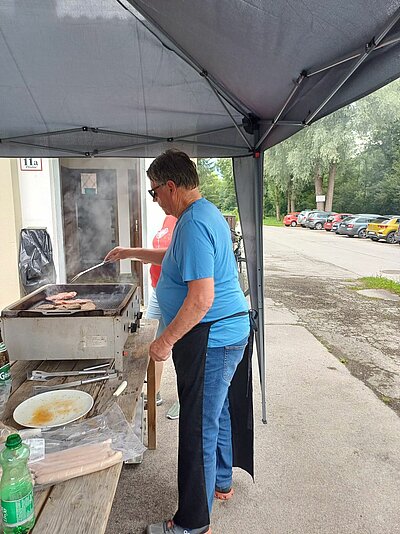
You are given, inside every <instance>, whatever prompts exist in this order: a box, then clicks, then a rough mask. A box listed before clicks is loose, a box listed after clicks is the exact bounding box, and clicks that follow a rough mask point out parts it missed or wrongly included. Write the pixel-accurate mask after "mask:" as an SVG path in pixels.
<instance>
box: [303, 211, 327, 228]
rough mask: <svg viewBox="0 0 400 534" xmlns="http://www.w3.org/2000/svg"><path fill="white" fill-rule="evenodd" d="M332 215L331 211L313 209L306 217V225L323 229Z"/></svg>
mask: <svg viewBox="0 0 400 534" xmlns="http://www.w3.org/2000/svg"><path fill="white" fill-rule="evenodd" d="M330 215H332V212H331V211H312V212H311V213H309V214H308V217H307V219H306V223H305V224H306V227H307V228H310V230H314V229H315V230H322V228H323V227H324V224H325V223H326V220H327V219H328V217H329V216H330Z"/></svg>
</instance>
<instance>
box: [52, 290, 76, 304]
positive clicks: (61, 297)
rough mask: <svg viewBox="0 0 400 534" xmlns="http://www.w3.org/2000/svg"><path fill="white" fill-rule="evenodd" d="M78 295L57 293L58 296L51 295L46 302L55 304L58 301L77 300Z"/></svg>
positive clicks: (69, 292) (73, 292) (66, 292)
mask: <svg viewBox="0 0 400 534" xmlns="http://www.w3.org/2000/svg"><path fill="white" fill-rule="evenodd" d="M76 295H77V292H76V291H64V293H57V294H56V295H49V296H48V297H46V300H50V301H51V302H54V301H56V300H69V299H73V298H75V297H76Z"/></svg>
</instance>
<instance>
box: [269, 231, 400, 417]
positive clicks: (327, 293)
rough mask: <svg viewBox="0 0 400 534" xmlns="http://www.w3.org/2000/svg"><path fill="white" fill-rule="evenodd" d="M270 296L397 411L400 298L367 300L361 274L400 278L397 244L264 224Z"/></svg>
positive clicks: (399, 395) (399, 399)
mask: <svg viewBox="0 0 400 534" xmlns="http://www.w3.org/2000/svg"><path fill="white" fill-rule="evenodd" d="M264 247H265V248H264V258H265V261H264V269H265V284H266V297H267V298H268V297H269V298H271V299H272V300H273V301H274V303H275V304H278V305H282V306H285V307H287V308H288V309H289V310H290V311H291V312H292V313H294V314H295V315H296V316H297V317H298V321H299V323H300V324H302V325H304V326H305V327H306V328H307V329H308V330H309V331H310V332H311V333H312V334H313V335H314V336H315V337H316V338H317V339H318V340H319V341H320V342H321V343H322V344H323V345H325V346H326V347H327V348H328V350H329V351H330V352H331V353H332V354H333V355H335V356H336V357H337V358H338V359H339V360H340V361H341V362H342V363H344V364H345V365H346V366H347V368H348V369H349V370H350V372H351V373H352V374H354V375H355V376H357V377H358V378H359V379H360V380H362V381H363V382H364V383H365V384H366V385H368V386H369V387H370V388H371V389H372V390H373V391H374V392H375V393H376V394H377V395H378V397H379V398H380V399H381V400H382V402H385V403H386V404H387V405H389V406H390V407H392V408H393V409H394V410H395V411H396V412H397V413H398V414H399V415H400V354H399V346H400V328H399V326H398V325H399V316H400V301H398V300H386V299H385V300H381V299H377V298H370V297H366V296H364V295H362V294H360V293H358V292H357V291H356V290H354V287H356V285H357V282H356V280H357V278H359V277H362V276H379V275H381V276H385V277H389V278H392V279H395V280H400V246H399V245H391V244H388V243H385V242H373V241H371V240H369V239H359V238H357V237H356V238H348V237H345V236H338V235H335V234H333V233H332V232H326V231H324V230H322V231H316V230H309V229H308V228H301V227H297V228H291V227H289V228H277V227H265V228H264Z"/></svg>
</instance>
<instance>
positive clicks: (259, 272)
mask: <svg viewBox="0 0 400 534" xmlns="http://www.w3.org/2000/svg"><path fill="white" fill-rule="evenodd" d="M124 1H125V3H123V2H122V1H120V0H117V2H118V3H119V5H120V6H121V7H122V8H123V9H124V10H126V11H127V12H128V13H130V15H131V16H132V17H134V18H135V19H137V20H138V21H139V22H140V23H141V24H143V26H144V27H145V28H146V29H147V30H148V31H149V32H151V34H152V35H153V36H155V37H156V38H157V39H158V40H159V42H160V43H161V44H162V45H163V46H164V47H165V48H167V49H168V50H169V51H171V52H173V53H175V54H176V55H177V56H178V57H179V58H180V59H181V60H182V61H184V62H185V63H186V64H187V65H189V66H190V67H191V68H192V69H194V71H195V72H197V73H198V74H199V76H201V77H203V78H204V79H205V81H206V82H207V83H208V85H209V86H210V88H211V90H212V91H213V93H214V94H215V96H216V98H217V99H218V100H219V102H220V104H221V105H222V107H223V108H224V110H225V112H226V113H227V115H228V116H229V118H230V121H231V122H232V126H228V127H224V128H216V129H210V130H207V131H203V132H195V133H190V134H182V135H179V136H170V137H159V136H151V135H145V134H140V133H133V132H119V131H114V130H105V129H102V128H97V127H95V126H81V127H75V128H71V129H63V130H56V131H51V132H45V133H36V134H26V135H23V136H21V135H19V136H15V137H8V138H4V139H0V143H2V144H7V143H9V144H15V145H22V146H26V147H35V148H40V149H44V150H45V151H48V152H55V153H59V154H61V153H66V154H69V155H72V156H75V157H87V158H90V157H93V158H95V157H104V156H105V155H106V154H110V153H112V154H115V153H116V152H119V153H123V152H128V151H131V150H137V149H140V148H146V147H149V146H151V145H155V144H162V143H167V144H168V143H173V142H176V141H179V143H183V144H186V143H187V144H191V145H198V146H204V147H206V146H207V147H211V148H214V149H217V150H221V153H223V151H227V150H228V151H233V153H234V155H233V156H232V158H233V160H234V161H235V159H238V158H243V157H246V158H248V161H249V162H251V165H249V166H248V169H250V170H251V173H252V177H253V179H254V180H253V181H254V182H255V187H257V189H256V191H257V192H258V197H257V194H256V193H255V191H254V188H253V191H252V194H253V199H252V201H253V206H252V208H253V211H252V213H249V214H247V215H246V214H244V213H241V218H243V219H245V218H246V216H247V218H248V219H251V220H252V223H253V224H254V232H255V235H254V236H250V235H246V231H244V232H243V237H244V243H245V248H246V241H247V240H248V239H250V238H251V237H253V238H254V245H255V251H254V254H255V258H254V260H253V258H250V257H248V258H249V259H248V268H249V265H250V269H249V272H250V270H251V271H252V272H251V273H250V274H251V276H249V283H250V294H251V303H252V306H253V308H255V309H256V310H257V311H258V331H257V334H256V339H257V347H258V357H259V370H260V381H261V390H262V419H263V421H264V422H266V391H265V389H266V384H265V347H264V280H263V236H262V221H263V210H262V198H263V194H262V191H263V157H262V153H260V152H261V150H263V148H264V147H265V146H266V140H267V139H268V138H269V137H270V136H271V132H273V130H274V128H275V127H276V126H287V127H296V128H303V127H307V126H309V125H310V124H312V123H313V122H314V121H315V120H317V118H319V117H321V112H322V111H323V110H325V109H326V107H327V105H328V103H329V102H331V101H332V99H333V98H334V96H335V95H336V94H337V93H338V91H340V89H341V88H342V87H343V86H344V85H345V84H346V83H347V81H348V80H349V79H350V78H351V77H352V75H353V74H354V73H355V72H356V71H357V70H358V69H359V67H360V66H361V65H362V64H363V63H365V61H366V60H367V58H368V57H369V56H370V55H371V54H372V53H373V52H375V51H376V50H380V49H382V48H384V47H388V46H391V45H395V44H397V43H399V42H400V33H396V34H395V35H392V36H391V37H390V38H387V35H388V33H389V32H390V31H391V30H392V29H393V28H394V26H395V25H396V24H397V23H398V22H399V20H400V8H398V9H397V10H396V11H395V13H394V14H393V15H392V17H391V18H390V20H389V21H388V23H387V24H386V25H385V27H384V28H383V30H382V31H381V32H380V33H379V34H378V36H377V37H374V36H372V37H371V39H370V41H369V42H368V43H366V44H365V45H364V46H363V48H362V49H361V48H360V49H358V50H357V51H355V52H352V53H350V54H347V55H346V56H344V57H342V58H338V59H336V60H335V61H334V62H331V63H330V64H328V65H323V66H321V67H317V68H311V69H309V70H307V71H306V70H304V71H302V72H301V73H300V74H299V75H298V76H297V78H296V79H295V81H294V86H293V88H292V89H291V91H290V92H289V95H288V96H287V98H286V100H285V102H284V103H283V105H282V106H281V108H280V110H279V111H278V112H277V114H276V115H275V117H274V118H273V119H269V120H261V119H260V118H259V117H257V116H256V115H255V114H254V113H253V110H251V109H250V108H249V107H248V106H246V105H245V104H244V103H243V102H241V101H240V99H239V98H237V97H236V96H235V95H234V94H232V93H231V92H230V91H229V90H228V89H226V88H225V87H224V86H223V85H222V84H221V83H219V82H218V80H217V79H215V78H214V77H213V76H212V75H211V74H210V73H209V72H208V71H207V70H206V69H205V68H204V67H203V66H202V65H200V64H199V63H198V62H197V61H196V60H195V59H194V58H193V57H191V56H190V54H189V53H188V52H187V51H186V50H185V49H184V48H183V47H182V46H180V45H179V44H178V43H177V42H176V41H175V40H174V39H173V38H172V37H171V36H170V35H169V34H168V33H167V32H166V31H165V30H164V29H163V28H162V27H160V25H159V24H158V23H157V22H156V21H155V20H153V19H152V18H151V17H150V16H149V15H148V14H147V13H146V12H145V11H144V10H143V9H142V8H141V7H140V5H138V2H137V1H136V0H124ZM127 4H129V6H130V7H128V5H127ZM349 61H353V62H354V63H353V64H352V65H351V66H350V68H349V70H348V72H347V73H346V74H345V75H344V76H342V77H341V79H340V80H339V81H338V82H336V83H335V84H333V87H332V88H331V90H330V92H329V94H328V95H327V96H325V97H324V99H323V101H322V102H321V103H320V104H319V105H318V106H317V107H316V109H314V110H313V111H311V112H309V113H308V115H307V116H306V117H305V118H303V119H299V120H285V112H286V111H287V110H288V108H289V106H293V105H294V104H296V103H298V102H299V97H300V90H301V88H302V87H303V86H304V85H305V82H306V80H308V79H310V78H311V77H313V76H316V75H319V74H321V73H323V72H325V71H328V70H330V69H333V68H335V67H338V66H342V65H343V64H345V63H347V62H349ZM231 110H236V112H237V113H238V114H239V115H240V116H241V117H242V123H241V124H240V123H238V122H237V120H236V119H235V117H234V115H233V113H232V111H231ZM229 129H232V130H233V129H235V130H236V132H237V133H238V135H239V137H240V138H241V140H242V141H243V145H241V144H240V145H239V144H238V145H229V144H218V143H215V142H207V141H198V140H197V139H195V140H193V139H192V138H194V137H199V136H202V135H208V134H213V133H218V132H221V131H224V130H229ZM78 132H87V133H88V134H89V136H91V140H93V138H94V136H95V135H101V134H106V135H108V136H110V135H113V136H116V137H118V136H119V137H121V138H122V137H125V138H132V139H137V140H138V142H137V143H136V144H129V145H126V146H119V147H114V148H106V149H100V148H94V149H93V148H91V149H90V150H89V149H87V150H85V149H83V150H77V149H68V148H60V147H57V146H48V145H46V144H43V142H42V143H41V142H39V139H40V138H42V139H43V138H50V137H54V136H56V135H58V136H62V135H69V134H71V133H72V134H73V133H78ZM246 134H247V135H246ZM36 139H38V142H35V140H36ZM95 145H96V143H92V146H95ZM250 158H251V160H250ZM241 174H242V175H241V176H238V175H235V173H234V179H235V185H237V184H238V183H239V181H241V182H242V185H243V183H244V181H245V180H246V179H247V177H246V176H244V175H243V173H241ZM252 187H253V186H252ZM260 196H261V198H260ZM240 204H241V202H240V199H239V197H238V205H239V212H240V209H241V206H240ZM248 222H249V221H248ZM253 271H254V272H253Z"/></svg>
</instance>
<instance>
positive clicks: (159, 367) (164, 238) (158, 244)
mask: <svg viewBox="0 0 400 534" xmlns="http://www.w3.org/2000/svg"><path fill="white" fill-rule="evenodd" d="M175 224H176V217H174V216H173V215H167V216H166V217H165V219H164V222H163V225H162V227H161V229H160V230H158V232H157V233H156V235H155V236H154V238H153V248H156V249H157V248H163V249H165V248H168V247H169V244H170V243H171V239H172V234H173V231H174V228H175ZM160 274H161V265H154V264H151V267H150V278H151V287H152V293H151V296H150V298H149V304H148V307H147V313H146V317H147V318H148V319H157V320H158V328H157V333H156V338H158V337H160V335H161V334H162V333H163V331H164V330H165V324H164V321H163V318H162V316H161V311H160V307H159V305H158V301H157V296H156V291H155V288H156V285H157V283H158V279H159V278H160ZM155 364H156V392H157V406H159V405H160V404H162V402H163V401H162V397H161V393H160V386H161V377H162V372H163V367H164V362H155ZM167 417H168V418H169V419H178V417H179V403H178V402H175V403H174V404H173V405H172V407H171V408H170V410H169V411H168V413H167Z"/></svg>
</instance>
